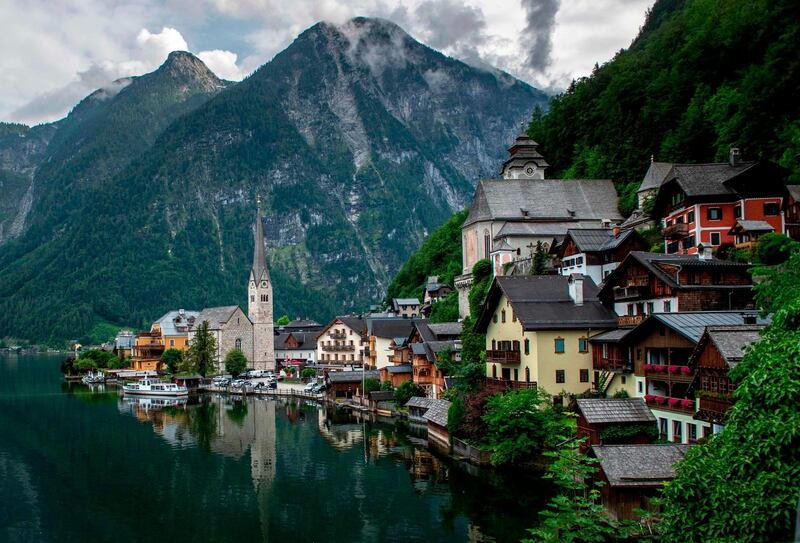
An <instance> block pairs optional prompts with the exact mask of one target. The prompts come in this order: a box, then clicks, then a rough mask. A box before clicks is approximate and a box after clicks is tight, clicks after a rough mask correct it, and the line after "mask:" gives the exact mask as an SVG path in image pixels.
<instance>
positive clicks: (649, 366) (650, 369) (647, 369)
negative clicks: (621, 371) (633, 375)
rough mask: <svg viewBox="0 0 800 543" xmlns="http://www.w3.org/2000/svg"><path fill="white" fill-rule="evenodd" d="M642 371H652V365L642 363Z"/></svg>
mask: <svg viewBox="0 0 800 543" xmlns="http://www.w3.org/2000/svg"><path fill="white" fill-rule="evenodd" d="M644 371H653V365H652V364H645V365H644Z"/></svg>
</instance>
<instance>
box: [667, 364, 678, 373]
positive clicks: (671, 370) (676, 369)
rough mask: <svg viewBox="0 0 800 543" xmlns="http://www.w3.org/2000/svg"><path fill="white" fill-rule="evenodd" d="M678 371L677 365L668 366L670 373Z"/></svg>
mask: <svg viewBox="0 0 800 543" xmlns="http://www.w3.org/2000/svg"><path fill="white" fill-rule="evenodd" d="M679 371H680V370H679V369H678V366H669V372H670V373H678V372H679Z"/></svg>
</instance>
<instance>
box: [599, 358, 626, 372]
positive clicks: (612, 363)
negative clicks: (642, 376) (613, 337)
mask: <svg viewBox="0 0 800 543" xmlns="http://www.w3.org/2000/svg"><path fill="white" fill-rule="evenodd" d="M592 367H593V369H595V370H597V371H614V372H625V371H632V368H631V365H630V364H629V363H628V361H627V360H625V359H623V358H601V359H599V360H593V361H592Z"/></svg>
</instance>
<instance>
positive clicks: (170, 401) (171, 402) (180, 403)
mask: <svg viewBox="0 0 800 543" xmlns="http://www.w3.org/2000/svg"><path fill="white" fill-rule="evenodd" d="M186 401H187V400H186V398H165V397H163V396H157V397H155V398H154V397H147V396H136V397H133V398H125V402H126V403H127V404H128V405H131V406H133V407H136V408H139V409H142V410H144V411H158V410H160V409H164V408H165V407H186Z"/></svg>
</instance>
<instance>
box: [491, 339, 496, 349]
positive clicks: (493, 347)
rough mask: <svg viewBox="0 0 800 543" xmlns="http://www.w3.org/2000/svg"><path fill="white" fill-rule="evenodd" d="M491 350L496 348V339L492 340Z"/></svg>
mask: <svg viewBox="0 0 800 543" xmlns="http://www.w3.org/2000/svg"><path fill="white" fill-rule="evenodd" d="M492 350H493V351H496V350H497V341H495V340H492Z"/></svg>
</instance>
